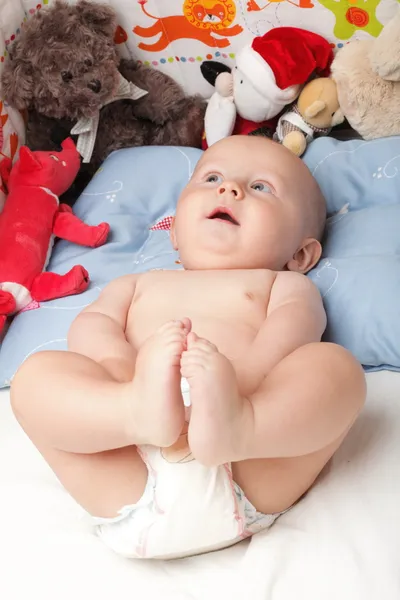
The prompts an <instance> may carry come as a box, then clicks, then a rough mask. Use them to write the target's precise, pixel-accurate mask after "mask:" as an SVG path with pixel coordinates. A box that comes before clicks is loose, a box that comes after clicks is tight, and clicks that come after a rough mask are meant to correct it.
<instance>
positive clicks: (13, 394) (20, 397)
mask: <svg viewBox="0 0 400 600" xmlns="http://www.w3.org/2000/svg"><path fill="white" fill-rule="evenodd" d="M51 354H52V353H51V352H37V353H35V354H32V355H31V356H30V357H29V358H27V359H26V360H25V361H24V362H23V363H22V365H21V366H20V368H19V369H18V371H17V372H16V374H15V375H14V377H13V380H12V382H11V389H10V400H11V407H12V409H13V411H14V414H15V415H18V414H21V413H22V412H23V407H24V405H25V403H26V402H30V401H31V400H32V395H33V393H34V391H35V381H37V380H38V378H40V377H41V376H45V375H46V373H48V368H49V358H50V357H49V355H51Z"/></svg>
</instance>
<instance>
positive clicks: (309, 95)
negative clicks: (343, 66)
mask: <svg viewBox="0 0 400 600" xmlns="http://www.w3.org/2000/svg"><path fill="white" fill-rule="evenodd" d="M343 121H344V115H343V112H342V110H341V108H340V106H339V101H338V95H337V89H336V84H335V82H334V81H333V80H332V79H330V78H329V77H319V78H317V79H313V80H312V81H310V82H309V83H307V85H305V86H304V88H303V90H302V92H301V93H300V96H299V97H298V99H297V102H296V104H294V105H293V106H292V107H291V108H290V110H289V111H287V112H285V113H284V114H283V115H282V116H281V118H280V119H279V121H278V126H277V128H276V133H275V139H276V140H278V141H279V142H281V143H282V144H283V145H284V146H286V147H287V148H289V150H291V151H292V152H294V154H297V156H301V155H302V154H303V152H304V151H305V149H306V147H307V144H308V143H309V142H311V140H312V139H313V138H314V137H319V136H323V135H328V134H329V133H330V132H331V129H332V127H334V126H335V125H339V124H340V123H343Z"/></svg>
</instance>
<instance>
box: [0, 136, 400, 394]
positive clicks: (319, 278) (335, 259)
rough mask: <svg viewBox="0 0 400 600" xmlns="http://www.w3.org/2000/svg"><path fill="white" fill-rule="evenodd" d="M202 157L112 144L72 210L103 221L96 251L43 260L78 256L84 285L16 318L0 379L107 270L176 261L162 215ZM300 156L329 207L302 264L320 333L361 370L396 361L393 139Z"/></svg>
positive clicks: (321, 143)
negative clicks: (316, 254)
mask: <svg viewBox="0 0 400 600" xmlns="http://www.w3.org/2000/svg"><path fill="white" fill-rule="evenodd" d="M200 156H201V152H200V151H199V150H194V149H188V148H165V147H160V148H154V147H151V148H134V149H126V150H120V151H119V152H115V153H114V154H112V155H111V156H110V157H109V158H108V159H107V160H106V161H105V163H104V165H103V167H102V168H101V169H100V170H99V172H98V173H97V175H96V176H95V178H94V179H93V181H92V182H91V183H90V184H89V186H88V188H87V189H86V190H85V192H84V193H83V194H82V196H81V198H80V199H79V200H78V202H77V203H76V205H75V212H76V213H77V214H78V215H79V216H80V217H81V218H82V219H84V220H85V221H86V222H88V223H90V224H96V223H99V222H101V221H108V222H109V223H110V225H111V228H112V235H111V237H110V240H109V242H108V243H107V244H106V245H105V246H103V247H101V248H97V249H95V250H91V249H87V248H82V247H79V246H75V245H73V244H69V243H67V242H63V241H61V242H58V244H57V245H56V247H55V249H54V252H53V255H52V259H51V262H50V265H49V270H53V271H55V272H59V273H64V272H66V271H67V270H68V269H70V268H71V267H72V266H73V265H74V264H78V263H80V264H82V265H83V266H84V267H85V268H87V269H88V271H89V273H90V276H91V284H90V287H89V289H88V290H87V291H86V292H85V293H84V294H81V295H79V296H71V297H69V298H63V299H60V300H54V301H52V302H47V303H43V304H42V306H41V307H40V308H38V309H35V310H30V311H26V312H24V313H21V314H20V315H18V316H17V317H16V318H15V319H14V321H13V323H12V324H11V326H10V329H9V331H8V333H7V335H6V338H5V340H4V342H3V344H2V346H1V348H0V386H3V387H4V386H7V385H9V383H10V380H11V379H12V377H13V375H14V374H15V372H16V370H17V368H18V367H19V365H20V364H21V363H22V361H23V360H24V359H25V358H27V357H28V356H29V355H30V354H33V353H34V352H36V351H38V350H64V349H65V348H66V336H67V332H68V329H69V326H70V324H71V322H72V320H73V319H74V318H75V317H76V315H77V314H78V313H79V311H80V310H81V309H82V308H83V307H84V306H86V305H87V304H89V303H90V302H92V301H93V300H94V299H95V298H96V297H97V296H98V294H99V292H100V290H101V289H102V288H103V287H104V286H105V285H106V284H107V283H108V282H109V281H111V280H112V279H114V278H115V277H118V276H120V275H123V274H126V273H133V272H141V271H145V270H148V269H173V268H180V266H179V262H178V260H179V259H178V256H177V254H176V253H175V252H174V251H173V250H172V248H171V245H170V242H169V233H168V225H169V218H170V217H171V216H172V215H173V214H174V210H175V204H176V200H177V198H178V196H179V194H180V192H181V190H182V188H183V187H184V185H185V184H186V183H187V181H188V179H189V177H190V175H191V173H192V171H193V168H194V166H195V164H196V162H197V160H198V159H199V157H200ZM304 160H305V162H306V164H307V165H308V167H309V168H310V170H311V172H312V173H313V174H314V176H315V177H316V178H317V180H318V182H319V184H320V186H321V188H322V190H323V192H324V195H325V197H326V199H327V203H328V211H329V219H328V224H327V230H326V239H325V243H324V254H323V258H322V260H321V262H320V263H319V265H318V266H317V267H316V268H315V269H314V270H313V271H312V272H311V273H310V277H311V279H312V280H313V281H314V282H315V283H316V284H317V286H318V287H319V289H320V290H321V294H322V296H323V299H324V303H325V307H326V310H327V314H328V327H327V331H326V334H325V339H326V340H327V341H333V342H337V343H339V344H342V345H343V346H345V347H347V348H349V349H350V350H351V351H352V352H353V353H354V354H355V356H356V357H357V358H358V359H359V360H360V362H361V363H362V364H363V365H364V366H365V368H366V369H383V368H389V369H392V370H400V344H398V340H400V318H399V317H400V315H399V309H398V308H397V307H398V296H399V293H400V260H399V250H400V232H399V231H398V229H399V230H400V227H398V225H397V224H398V223H400V173H399V171H398V167H400V138H399V137H393V138H385V139H381V140H375V141H371V142H364V141H360V140H356V141H350V142H339V141H336V140H333V139H331V138H321V139H319V140H316V141H315V142H313V143H312V144H310V146H309V148H308V150H307V152H306V154H305V157H304ZM396 165H398V167H397V166H396Z"/></svg>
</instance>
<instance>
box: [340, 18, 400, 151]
mask: <svg viewBox="0 0 400 600" xmlns="http://www.w3.org/2000/svg"><path fill="white" fill-rule="evenodd" d="M332 77H333V79H334V80H335V81H336V85H337V89H338V98H339V103H340V106H341V108H342V110H343V113H344V115H345V117H346V118H347V120H348V122H349V123H350V125H351V126H352V127H353V129H355V130H356V131H357V132H358V133H359V134H360V135H361V136H362V137H363V138H364V139H366V140H371V139H374V138H378V137H387V136H390V135H400V9H398V12H397V13H396V15H395V16H394V18H393V19H392V20H391V21H390V22H389V23H388V24H387V25H386V26H385V27H384V28H383V30H382V32H381V34H380V35H379V36H378V38H376V39H368V40H359V41H354V42H350V43H349V44H347V45H345V46H343V48H342V49H341V50H339V51H338V53H337V55H336V57H335V60H334V61H333V64H332Z"/></svg>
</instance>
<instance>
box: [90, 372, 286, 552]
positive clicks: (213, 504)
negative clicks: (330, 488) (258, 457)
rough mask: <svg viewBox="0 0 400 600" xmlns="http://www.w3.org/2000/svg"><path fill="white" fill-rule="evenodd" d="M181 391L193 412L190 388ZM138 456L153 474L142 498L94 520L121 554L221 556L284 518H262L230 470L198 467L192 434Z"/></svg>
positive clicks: (142, 449)
mask: <svg viewBox="0 0 400 600" xmlns="http://www.w3.org/2000/svg"><path fill="white" fill-rule="evenodd" d="M182 391H183V395H184V397H185V396H186V398H184V399H185V406H190V401H189V398H188V386H187V389H186V386H185V382H182ZM138 451H139V453H140V455H141V457H142V459H143V461H144V462H145V464H146V465H147V469H148V471H149V477H148V480H147V485H146V489H145V491H144V493H143V496H142V497H141V499H140V500H139V502H137V503H136V504H133V505H131V506H125V507H124V508H122V509H121V510H120V511H119V515H118V516H117V517H115V518H113V519H102V518H96V519H95V525H96V531H97V534H98V535H99V536H100V537H101V538H102V540H103V541H104V542H105V543H106V544H107V545H108V546H109V547H110V548H111V549H112V550H114V551H115V552H117V553H118V554H121V555H123V556H126V557H130V558H164V559H166V558H168V559H171V558H179V557H183V556H190V555H193V554H200V553H202V552H208V551H211V550H217V549H220V548H224V547H227V546H230V545H232V544H235V543H236V542H238V541H240V540H242V539H244V538H246V537H248V536H251V535H253V534H254V533H257V532H258V531H261V530H262V529H266V528H267V527H270V526H271V525H272V523H273V522H274V521H275V519H276V518H277V517H278V516H279V515H278V514H276V515H264V514H262V513H259V512H257V510H256V509H255V508H254V506H253V505H252V504H251V503H250V502H249V501H248V500H247V498H246V497H245V495H244V493H243V491H242V490H241V489H240V488H239V486H238V485H236V483H235V482H234V481H233V480H232V471H231V466H230V465H229V464H226V465H222V466H218V467H211V468H210V467H205V466H203V465H201V464H200V463H198V462H197V461H196V460H195V459H194V458H193V456H192V454H191V452H190V449H189V446H188V443H187V428H185V430H184V431H183V433H182V434H181V436H180V437H179V439H178V440H177V442H176V443H175V444H174V445H173V446H171V447H170V448H164V449H160V448H155V447H154V446H141V447H140V448H139V447H138Z"/></svg>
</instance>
